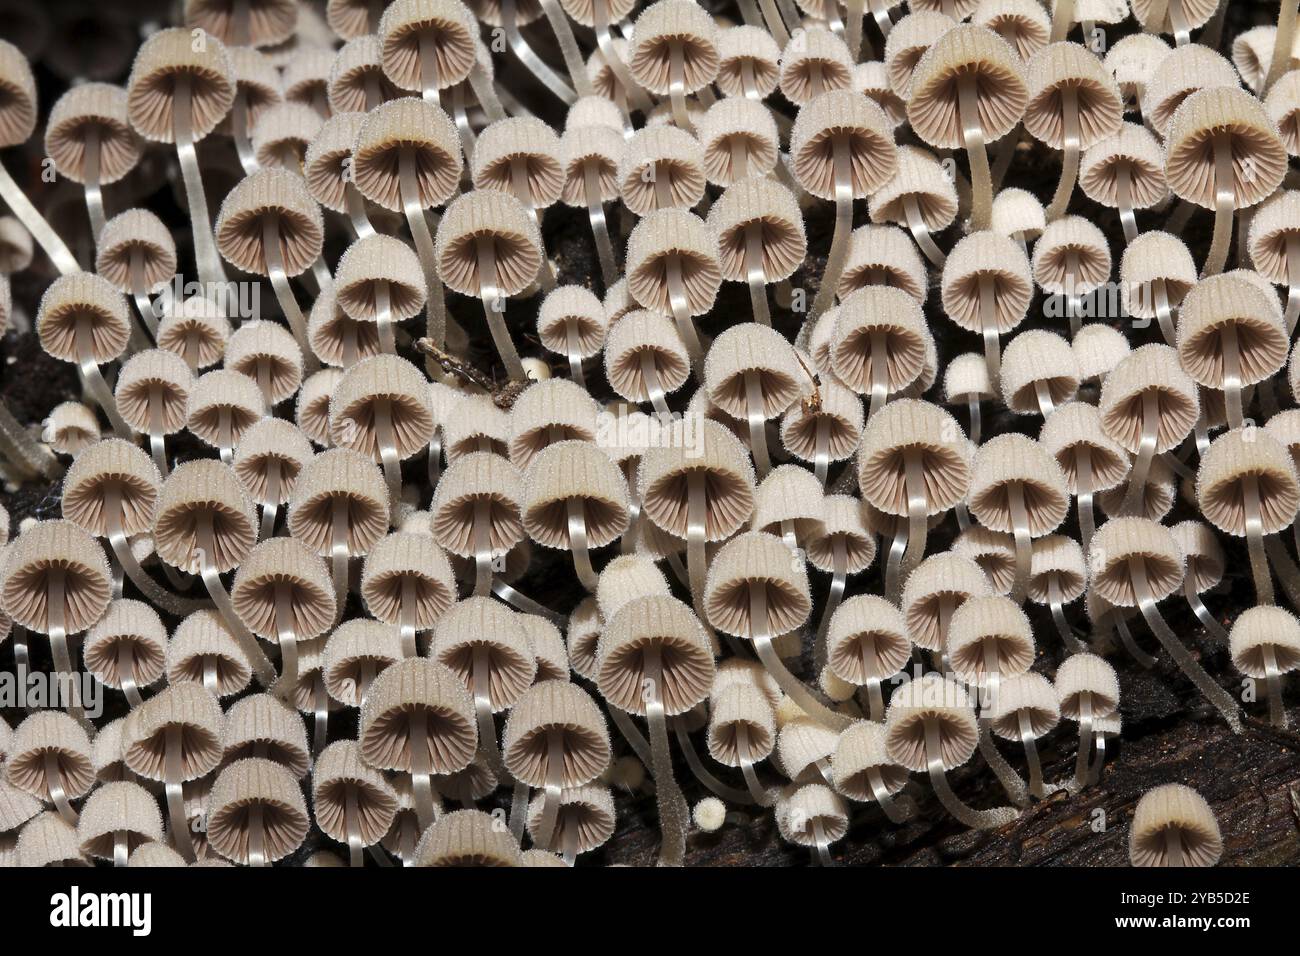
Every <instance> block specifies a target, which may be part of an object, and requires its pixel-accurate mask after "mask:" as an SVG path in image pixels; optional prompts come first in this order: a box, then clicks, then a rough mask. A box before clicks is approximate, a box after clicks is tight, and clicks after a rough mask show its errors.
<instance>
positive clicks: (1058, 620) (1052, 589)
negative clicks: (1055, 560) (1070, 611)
mask: <svg viewBox="0 0 1300 956" xmlns="http://www.w3.org/2000/svg"><path fill="white" fill-rule="evenodd" d="M1085 553H1086V552H1085ZM1047 603H1048V606H1049V607H1051V609H1052V621H1053V622H1054V623H1055V624H1056V632H1057V633H1058V634H1060V635H1061V641H1062V643H1064V644H1065V650H1066V651H1067V653H1070V654H1078V653H1079V652H1080V651H1082V650H1083V649H1084V647H1083V645H1082V644H1080V643H1079V639H1078V638H1077V637H1075V636H1074V628H1072V627H1070V622H1069V621H1067V620H1066V619H1065V608H1064V607H1063V606H1062V604H1061V582H1060V575H1058V574H1056V573H1055V572H1052V573H1050V574H1048V575H1047Z"/></svg>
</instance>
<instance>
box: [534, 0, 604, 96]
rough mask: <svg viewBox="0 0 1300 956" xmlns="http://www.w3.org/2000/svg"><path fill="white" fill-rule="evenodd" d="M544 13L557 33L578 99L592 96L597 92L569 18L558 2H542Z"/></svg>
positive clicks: (562, 55)
mask: <svg viewBox="0 0 1300 956" xmlns="http://www.w3.org/2000/svg"><path fill="white" fill-rule="evenodd" d="M541 3H542V12H543V13H544V14H546V19H547V20H548V21H550V24H551V30H552V31H553V32H554V33H555V40H556V43H557V44H558V45H559V47H560V56H561V57H563V59H564V68H565V70H566V71H567V72H568V74H569V82H570V83H572V84H573V89H574V91H575V92H576V93H577V96H578V97H583V96H592V95H594V94H595V90H594V89H592V86H591V79H590V77H588V76H587V66H586V64H585V63H584V62H583V59H582V50H581V49H579V47H578V41H577V40H576V39H575V38H574V36H573V27H572V26H571V25H570V24H569V18H568V16H567V15H566V14H565V13H564V11H563V10H562V9H560V5H559V3H557V2H556V0H541Z"/></svg>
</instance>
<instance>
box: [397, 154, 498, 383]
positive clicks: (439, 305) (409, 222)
mask: <svg viewBox="0 0 1300 956" xmlns="http://www.w3.org/2000/svg"><path fill="white" fill-rule="evenodd" d="M397 175H398V191H399V195H400V197H401V200H402V212H403V214H404V215H405V216H406V227H407V228H408V229H409V230H410V231H411V239H412V240H413V241H414V242H415V252H416V255H417V256H418V257H419V259H420V271H421V272H422V273H423V274H424V286H425V289H426V290H428V300H427V303H426V307H425V315H426V333H425V334H426V335H427V336H428V337H429V338H430V339H432V340H433V344H434V345H436V346H438V348H444V347H445V346H446V340H447V304H446V302H445V301H444V299H443V291H442V279H440V278H439V277H438V269H437V266H436V264H435V263H436V255H435V252H434V245H433V234H432V233H431V232H430V231H429V221H428V220H427V219H425V217H424V206H423V205H421V202H420V187H419V184H418V182H417V181H416V171H415V151H414V150H412V149H402V150H399V152H398V160H397ZM494 276H495V273H494ZM425 364H426V366H427V367H428V368H429V370H430V373H431V375H433V373H434V371H435V370H436V369H437V367H438V366H437V363H436V362H434V360H433V359H432V358H429V359H426V361H425ZM433 378H434V381H438V380H439V376H437V375H433Z"/></svg>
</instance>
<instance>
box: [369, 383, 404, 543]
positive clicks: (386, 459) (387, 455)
mask: <svg viewBox="0 0 1300 956" xmlns="http://www.w3.org/2000/svg"><path fill="white" fill-rule="evenodd" d="M374 423H375V443H376V444H377V445H378V446H379V460H380V461H381V462H382V463H383V466H384V481H385V482H386V483H387V484H388V513H389V514H390V515H391V516H392V518H393V520H396V519H397V512H398V505H400V504H401V503H402V461H401V458H400V457H399V456H398V454H397V437H396V433H395V432H394V430H393V403H392V402H391V401H390V400H389V399H386V398H381V399H378V400H376V401H375V404H374Z"/></svg>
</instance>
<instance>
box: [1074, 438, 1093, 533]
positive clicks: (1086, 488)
mask: <svg viewBox="0 0 1300 956" xmlns="http://www.w3.org/2000/svg"><path fill="white" fill-rule="evenodd" d="M1074 471H1075V478H1074V484H1075V490H1076V492H1077V504H1078V510H1079V537H1080V539H1081V543H1082V545H1083V553H1084V554H1085V555H1088V554H1091V553H1092V536H1093V535H1094V534H1095V533H1096V530H1097V522H1096V519H1095V518H1094V517H1093V510H1092V494H1093V487H1092V486H1093V480H1092V449H1091V448H1089V447H1088V446H1087V445H1079V446H1078V447H1077V449H1076V451H1075V455H1074Z"/></svg>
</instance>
